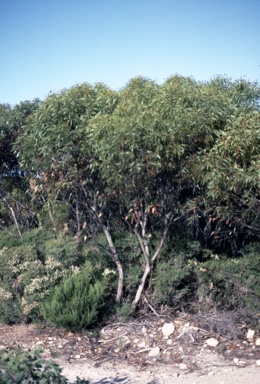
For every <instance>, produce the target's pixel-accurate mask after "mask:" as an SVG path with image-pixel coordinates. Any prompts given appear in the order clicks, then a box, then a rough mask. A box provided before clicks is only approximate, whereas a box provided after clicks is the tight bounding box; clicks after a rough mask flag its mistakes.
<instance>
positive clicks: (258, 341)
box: [255, 337, 260, 347]
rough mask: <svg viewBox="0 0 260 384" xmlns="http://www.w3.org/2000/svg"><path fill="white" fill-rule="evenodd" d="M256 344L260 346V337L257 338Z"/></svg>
mask: <svg viewBox="0 0 260 384" xmlns="http://www.w3.org/2000/svg"><path fill="white" fill-rule="evenodd" d="M255 345H256V346H258V347H259V346H260V337H259V338H258V339H256V341H255Z"/></svg>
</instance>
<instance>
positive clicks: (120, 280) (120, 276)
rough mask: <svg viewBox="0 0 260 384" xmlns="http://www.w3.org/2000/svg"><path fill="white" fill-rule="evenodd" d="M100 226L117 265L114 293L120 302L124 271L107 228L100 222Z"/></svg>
mask: <svg viewBox="0 0 260 384" xmlns="http://www.w3.org/2000/svg"><path fill="white" fill-rule="evenodd" d="M101 226H102V229H103V232H104V234H105V236H106V239H107V242H108V245H109V247H110V250H111V253H112V257H113V260H114V262H115V264H116V266H117V271H118V284H117V294H116V301H117V302H120V300H121V298H122V293H123V283H124V272H123V267H122V264H121V262H120V260H119V257H118V254H117V251H116V248H115V246H114V243H113V240H112V237H111V235H110V233H109V231H108V229H107V227H106V226H105V225H104V224H103V223H102V224H101Z"/></svg>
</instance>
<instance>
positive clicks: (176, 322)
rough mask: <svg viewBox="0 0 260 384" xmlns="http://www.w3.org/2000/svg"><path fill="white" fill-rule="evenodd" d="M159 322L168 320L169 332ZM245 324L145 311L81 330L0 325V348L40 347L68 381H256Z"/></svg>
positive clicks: (258, 362)
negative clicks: (140, 315) (135, 316)
mask: <svg viewBox="0 0 260 384" xmlns="http://www.w3.org/2000/svg"><path fill="white" fill-rule="evenodd" d="M165 324H171V326H172V325H173V327H172V329H173V331H172V333H171V334H169V335H165V334H164V333H163V326H164V325H165ZM251 328H252V327H251ZM248 330H249V326H248V325H247V324H246V323H245V322H244V321H243V320H241V321H240V322H239V321H237V319H235V318H233V317H232V316H231V315H229V314H223V313H222V314H220V313H218V314H209V315H207V316H204V317H203V316H201V317H198V316H197V317H196V318H195V317H191V316H189V315H186V314H185V315H181V316H179V317H176V318H174V317H171V316H168V317H167V316H162V317H160V316H154V317H145V318H143V319H138V320H135V321H130V322H127V323H118V322H114V323H111V324H109V325H107V326H105V327H102V328H100V329H95V330H91V331H84V332H81V333H73V332H69V331H67V330H64V329H57V328H54V327H48V326H46V325H44V324H40V325H33V324H31V325H16V326H7V325H0V348H6V347H11V346H12V347H17V346H20V347H21V348H22V349H24V350H28V349H35V348H37V347H42V348H43V349H44V357H45V358H47V359H48V360H49V359H52V360H54V359H55V360H57V362H58V363H59V364H60V365H61V367H62V368H63V374H64V375H65V376H66V377H68V378H69V379H70V380H71V381H75V380H76V377H77V376H78V377H80V378H82V379H83V378H84V379H86V380H90V382H91V384H112V383H115V384H119V383H120V384H171V383H178V384H203V383H210V384H216V383H218V384H244V383H247V382H250V384H259V383H260V345H259V344H260V335H259V333H258V332H257V331H255V330H254V329H251V331H253V337H252V338H250V339H248ZM209 339H213V340H215V343H217V345H215V346H210V345H208V342H209V341H208V340H209ZM55 353H58V354H59V357H58V359H57V358H56V357H55Z"/></svg>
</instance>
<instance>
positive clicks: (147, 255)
mask: <svg viewBox="0 0 260 384" xmlns="http://www.w3.org/2000/svg"><path fill="white" fill-rule="evenodd" d="M172 220H173V215H172V213H168V214H166V216H165V224H164V231H163V235H162V237H161V240H160V242H159V244H158V247H157V249H156V251H155V252H154V254H153V256H152V257H150V252H149V247H148V243H147V236H146V222H147V217H145V220H144V221H143V222H141V221H140V222H139V223H137V225H136V227H135V229H134V233H135V235H136V236H137V238H138V240H139V243H140V245H141V248H142V251H143V255H144V258H145V261H146V265H145V270H144V273H143V276H142V279H141V282H140V284H139V287H138V289H137V292H136V295H135V299H134V301H133V303H132V307H133V308H136V305H137V304H138V302H139V301H140V298H141V296H142V293H143V290H144V286H145V283H146V280H147V277H148V276H149V275H150V272H151V269H152V266H153V264H154V261H155V260H156V258H157V257H158V255H159V254H160V252H161V249H162V247H163V245H164V243H165V241H166V237H167V234H168V230H169V227H170V225H171V223H172ZM138 225H141V228H142V236H141V235H140V234H139V233H138V230H137V227H138Z"/></svg>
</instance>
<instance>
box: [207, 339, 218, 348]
mask: <svg viewBox="0 0 260 384" xmlns="http://www.w3.org/2000/svg"><path fill="white" fill-rule="evenodd" d="M206 344H208V345H209V346H210V347H216V346H217V345H218V344H219V342H218V340H217V339H214V337H211V338H210V339H207V340H206Z"/></svg>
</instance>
